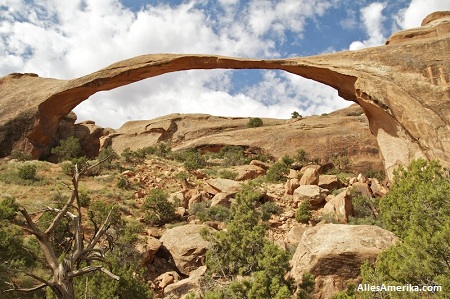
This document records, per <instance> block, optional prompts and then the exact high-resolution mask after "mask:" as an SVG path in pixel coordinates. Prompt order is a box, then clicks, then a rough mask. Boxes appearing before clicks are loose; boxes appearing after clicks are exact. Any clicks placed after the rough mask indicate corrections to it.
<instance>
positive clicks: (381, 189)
mask: <svg viewBox="0 0 450 299" xmlns="http://www.w3.org/2000/svg"><path fill="white" fill-rule="evenodd" d="M369 184H370V190H371V191H372V194H373V195H374V196H376V197H383V196H385V195H386V194H387V193H388V189H387V188H386V187H385V186H383V185H382V184H380V182H378V180H377V179H375V178H372V179H370V181H369Z"/></svg>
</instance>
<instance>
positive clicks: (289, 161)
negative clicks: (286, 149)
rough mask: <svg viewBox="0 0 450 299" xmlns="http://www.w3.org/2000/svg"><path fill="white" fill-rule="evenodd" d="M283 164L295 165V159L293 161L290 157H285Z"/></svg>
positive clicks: (282, 159) (282, 160)
mask: <svg viewBox="0 0 450 299" xmlns="http://www.w3.org/2000/svg"><path fill="white" fill-rule="evenodd" d="M281 162H283V163H284V164H286V165H288V166H289V165H291V164H292V163H294V159H292V158H291V157H289V156H288V155H285V156H283V158H281Z"/></svg>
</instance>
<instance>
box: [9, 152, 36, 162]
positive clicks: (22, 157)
mask: <svg viewBox="0 0 450 299" xmlns="http://www.w3.org/2000/svg"><path fill="white" fill-rule="evenodd" d="M11 158H13V159H17V161H20V162H23V161H29V160H32V159H33V157H32V156H31V154H30V153H27V152H25V151H20V150H13V151H11Z"/></svg>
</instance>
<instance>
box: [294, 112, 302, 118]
mask: <svg viewBox="0 0 450 299" xmlns="http://www.w3.org/2000/svg"><path fill="white" fill-rule="evenodd" d="M301 117H302V116H301V115H300V113H298V112H297V111H294V112H292V113H291V118H301Z"/></svg>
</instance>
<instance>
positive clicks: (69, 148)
mask: <svg viewBox="0 0 450 299" xmlns="http://www.w3.org/2000/svg"><path fill="white" fill-rule="evenodd" d="M51 152H52V154H54V155H56V156H57V157H58V160H59V161H60V162H61V161H67V160H72V159H74V158H77V157H79V155H80V153H81V144H80V140H79V139H78V138H76V137H74V136H71V137H69V138H67V139H65V140H61V142H60V145H58V146H56V147H54V148H52V150H51Z"/></svg>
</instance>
